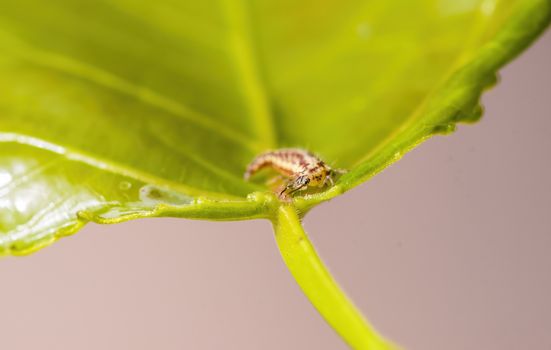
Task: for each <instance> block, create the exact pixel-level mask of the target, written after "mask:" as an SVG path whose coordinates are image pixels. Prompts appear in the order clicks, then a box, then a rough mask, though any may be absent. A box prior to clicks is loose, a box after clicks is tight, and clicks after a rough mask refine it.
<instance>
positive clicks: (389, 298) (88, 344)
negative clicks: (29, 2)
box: [0, 32, 551, 350]
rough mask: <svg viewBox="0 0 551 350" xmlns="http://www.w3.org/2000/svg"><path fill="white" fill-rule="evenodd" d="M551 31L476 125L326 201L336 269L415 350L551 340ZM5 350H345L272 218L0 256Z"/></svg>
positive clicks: (321, 236) (321, 227) (84, 239)
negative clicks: (282, 245)
mask: <svg viewBox="0 0 551 350" xmlns="http://www.w3.org/2000/svg"><path fill="white" fill-rule="evenodd" d="M550 62H551V32H548V33H547V34H546V35H545V36H544V37H543V38H542V39H540V41H539V42H537V43H536V45H534V46H533V47H532V48H531V49H530V50H529V51H528V52H527V53H525V54H524V55H523V56H522V57H521V58H519V59H517V60H516V61H515V62H513V63H512V64H511V65H509V66H508V67H507V68H506V69H505V70H504V71H503V72H502V81H501V83H500V84H499V85H498V86H497V88H495V89H494V90H492V91H490V92H489V93H487V94H486V96H485V98H484V101H485V105H486V114H485V117H484V118H483V120H482V121H481V122H480V123H479V124H477V125H475V126H460V127H459V130H458V132H457V133H456V134H454V135H452V136H451V137H437V138H433V139H431V140H430V141H428V142H426V143H424V144H423V145H421V146H420V147H419V148H417V149H415V150H414V151H413V152H411V153H409V154H408V155H407V156H406V157H405V158H404V159H402V160H401V161H399V162H398V163H397V164H395V165H393V166H392V167H390V168H389V169H387V170H386V171H385V172H384V173H382V174H380V175H378V176H376V177H375V178H374V179H372V180H371V181H369V182H368V183H365V184H364V185H362V186H361V187H359V188H357V189H355V190H353V191H351V192H349V193H347V194H345V195H344V196H342V197H340V198H337V199H335V200H333V201H331V202H330V203H326V204H324V205H322V206H320V207H319V208H317V209H316V210H314V211H313V212H312V213H311V214H310V215H309V216H308V217H307V218H306V220H305V225H306V229H307V230H308V231H309V233H310V235H311V238H312V240H313V241H314V243H315V245H316V247H317V248H318V249H319V252H320V254H321V255H322V257H323V259H324V260H325V262H326V263H327V264H328V265H329V267H330V268H331V270H332V272H333V273H334V275H335V277H336V278H337V279H338V280H339V282H340V283H341V284H342V286H343V287H344V288H345V289H346V290H347V292H348V293H349V295H350V296H351V298H352V299H353V300H354V301H355V302H356V304H357V305H358V306H359V307H360V308H361V310H362V311H363V312H364V313H365V314H366V315H367V317H368V318H369V320H370V321H371V322H372V323H373V324H375V325H376V327H377V328H378V329H380V330H381V331H382V332H383V333H384V334H385V335H387V336H388V337H390V338H391V339H393V340H395V341H396V342H397V343H399V344H401V345H402V346H403V347H404V348H407V349H419V350H421V349H423V350H430V349H434V350H442V349H446V350H464V349H485V350H492V349H495V350H497V349H499V350H507V349H511V350H513V349H515V350H516V349H530V350H538V349H551V181H550V180H551V156H550V155H549V154H550V152H551V136H550V135H551V94H550V91H551V65H550ZM0 276H1V278H2V281H3V282H2V287H1V290H2V292H1V294H0V296H1V298H2V312H1V317H0V334H1V335H2V336H1V338H2V340H1V345H0V347H1V348H2V349H10V350H18V349H25V350H26V349H83V350H84V349H94V350H96V349H103V350H107V349H133V350H139V349H242V350H245V349H346V346H345V345H344V344H343V343H342V342H341V340H340V339H339V338H338V337H337V336H336V334H334V332H333V331H332V330H331V328H329V327H328V326H327V325H326V324H325V322H324V321H323V320H322V318H321V317H320V316H318V314H317V313H316V311H315V310H314V309H313V307H312V306H311V305H310V304H309V302H308V301H307V299H306V298H305V297H304V296H303V295H302V293H301V291H300V290H299V288H298V287H297V285H296V284H295V282H294V280H293V279H292V278H291V276H290V274H289V273H288V271H287V270H286V268H285V266H284V264H283V262H282V260H281V258H280V256H279V253H278V250H277V247H276V245H275V243H274V239H273V237H272V231H271V228H270V226H269V224H268V223H267V222H262V221H256V222H239V223H214V222H197V221H187V220H176V219H149V220H140V221H134V222H129V223H125V224H119V225H114V226H98V225H88V226H87V227H86V228H85V229H84V230H82V232H81V233H79V234H77V235H76V236H73V237H71V238H66V239H63V240H61V241H60V242H58V243H57V244H55V245H54V246H52V247H50V248H47V249H45V250H42V251H40V252H38V253H37V254H34V255H32V256H29V257H26V258H6V259H2V260H1V261H0Z"/></svg>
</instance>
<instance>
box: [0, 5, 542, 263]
mask: <svg viewBox="0 0 551 350" xmlns="http://www.w3.org/2000/svg"><path fill="white" fill-rule="evenodd" d="M550 13H551V4H550V3H549V2H548V1H547V0H511V1H497V0H480V1H478V0H460V1H457V0H453V1H452V0H425V1H416V2H412V1H405V0H392V1H384V2H373V1H354V0H348V1H336V0H326V1H313V0H312V1H311V0H301V1H291V0H283V1H282V0H277V1H276V0H263V1H245V0H240V1H232V0H225V1H224V0H220V1H200V2H199V1H176V0H159V1H155V2H149V1H135V0H99V1H94V2H82V1H71V0H51V1H48V2H47V3H46V2H43V1H38V0H17V1H16V0H3V1H2V2H1V3H0V254H25V253H29V252H31V251H34V250H36V249H38V248H41V247H43V246H45V245H47V244H50V243H51V242H53V241H54V240H55V239H56V238H58V237H60V236H63V235H66V234H70V233H73V232H75V231H76V230H78V229H79V228H80V227H81V226H82V225H83V224H85V223H86V222H88V221H91V220H92V221H98V222H118V221H121V220H127V219H131V218H138V217H146V216H177V217H191V218H204V219H214V220H236V219H249V218H261V217H264V218H269V217H273V215H274V213H275V209H274V208H275V206H277V205H278V204H277V200H276V199H275V197H274V196H273V195H272V194H270V193H269V191H268V190H267V188H266V187H265V186H264V185H263V184H262V183H254V182H253V183H250V182H245V181H244V180H243V179H242V174H243V172H244V169H245V167H246V165H247V164H248V162H249V161H250V160H251V159H252V158H253V157H254V156H255V155H257V154H259V153H260V152H263V151H265V150H268V149H273V148H279V147H302V148H306V149H308V150H310V151H313V152H315V153H317V154H319V155H320V156H322V158H323V159H325V160H326V161H327V162H328V163H329V164H330V165H332V166H334V167H338V168H346V169H349V170H350V171H349V173H348V174H346V175H344V176H343V177H342V178H340V179H339V181H338V182H337V184H336V185H335V186H334V187H332V188H330V189H328V190H327V191H324V192H321V193H318V194H314V195H311V196H306V197H303V198H296V200H295V204H296V206H297V207H298V208H299V210H301V211H302V212H303V213H304V212H306V211H307V210H309V209H310V208H311V207H313V206H315V205H316V204H318V203H320V202H322V201H324V200H327V199H330V198H332V197H333V196H335V195H338V194H340V193H342V192H344V191H346V190H349V189H351V188H353V187H354V186H356V185H358V184H360V183H361V182H363V181H365V180H366V179H367V178H369V177H370V176H372V175H373V174H375V173H376V172H378V171H380V170H381V169H382V168H384V167H385V166H387V165H389V164H390V163H392V162H393V161H396V160H397V159H399V158H400V157H401V156H402V155H403V153H404V152H406V151H407V150H409V149H411V148H412V147H413V146H415V145H416V144H418V143H419V142H421V141H422V140H424V139H426V138H427V137H429V136H431V135H433V134H435V133H442V132H449V131H452V130H453V128H454V125H455V123H456V122H459V121H474V120H476V119H477V118H478V117H479V116H480V115H481V107H480V106H479V104H478V101H479V97H480V94H481V93H482V91H483V89H485V88H486V87H488V86H490V85H492V84H493V83H494V82H495V80H496V79H495V77H496V72H497V70H498V69H499V68H500V67H501V66H503V65H504V64H505V63H507V62H508V61H509V60H510V59H511V58H512V57H514V56H515V55H516V54H517V53H519V52H520V51H521V50H522V49H524V48H525V47H526V46H527V45H528V44H529V43H530V42H531V41H532V40H533V39H534V38H535V37H536V36H537V35H538V34H539V33H540V32H541V31H542V30H543V29H544V28H545V27H546V26H547V25H548V23H549V20H550V16H551V15H550Z"/></svg>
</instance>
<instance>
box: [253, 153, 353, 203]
mask: <svg viewBox="0 0 551 350" xmlns="http://www.w3.org/2000/svg"><path fill="white" fill-rule="evenodd" d="M264 168H271V169H274V170H275V171H277V172H278V173H279V174H281V175H282V176H283V177H285V178H287V179H288V180H287V182H286V184H285V186H284V187H283V189H282V190H281V192H279V197H280V198H286V197H287V196H288V195H291V194H293V193H295V192H297V191H302V190H305V189H306V188H308V187H323V186H325V185H333V178H332V176H333V175H334V174H335V173H342V172H344V171H343V170H335V169H331V167H329V166H328V165H327V164H325V162H323V161H322V160H321V159H320V158H318V157H317V156H315V155H314V154H312V153H310V152H308V151H305V150H302V149H298V148H284V149H279V150H275V151H268V152H265V153H262V154H260V155H259V156H257V157H256V158H255V159H254V160H253V161H252V162H251V163H250V164H249V166H248V167H247V170H246V171H245V175H244V177H245V179H246V180H248V179H249V178H250V177H251V176H252V175H254V174H255V173H257V172H258V171H260V170H261V169H264Z"/></svg>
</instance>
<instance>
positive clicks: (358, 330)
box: [273, 205, 396, 350]
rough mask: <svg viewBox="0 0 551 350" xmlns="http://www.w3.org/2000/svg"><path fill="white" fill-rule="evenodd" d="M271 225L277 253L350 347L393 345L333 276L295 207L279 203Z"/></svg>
mask: <svg viewBox="0 0 551 350" xmlns="http://www.w3.org/2000/svg"><path fill="white" fill-rule="evenodd" d="M273 225H274V229H275V236H276V241H277V244H278V246H279V249H280V251H281V255H282V256H283V260H284V261H285V263H286V264H287V267H288V268H289V270H290V271H291V273H292V274H293V276H294V277H295V280H296V281H297V283H298V284H299V286H300V287H301V288H302V290H303V292H304V293H305V294H306V296H307V297H308V299H310V301H311V302H312V304H313V305H314V307H315V308H316V309H317V310H318V311H319V312H320V313H321V315H322V316H323V317H324V318H325V320H326V321H327V322H328V323H329V324H330V325H331V327H333V329H334V330H335V331H336V332H337V333H338V334H339V335H340V336H341V337H342V338H343V339H344V340H345V341H346V342H347V343H348V345H349V346H350V347H352V348H353V349H366V350H388V349H396V347H395V346H394V345H392V344H391V343H389V342H387V341H386V340H384V339H383V338H382V337H381V336H379V335H378V334H377V332H375V330H374V329H373V328H372V327H371V326H370V325H369V324H368V323H367V321H366V320H365V319H364V318H363V316H362V315H361V313H360V312H359V311H358V310H357V309H356V307H355V306H354V305H353V304H352V302H350V300H348V298H347V297H346V295H345V294H344V292H343V291H342V290H341V289H340V288H339V286H338V285H337V283H336V282H335V280H333V278H332V277H331V274H330V273H329V272H328V271H327V269H326V267H325V266H324V264H323V262H322V261H321V260H320V258H319V257H318V255H317V254H316V251H315V249H314V247H313V246H312V244H311V243H310V240H309V239H308V237H307V236H306V233H305V232H304V230H303V228H302V225H301V223H300V219H299V217H298V215H297V212H296V209H295V208H294V207H293V206H292V205H283V206H281V207H280V208H279V209H278V212H277V217H276V219H275V220H274V221H273Z"/></svg>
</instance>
